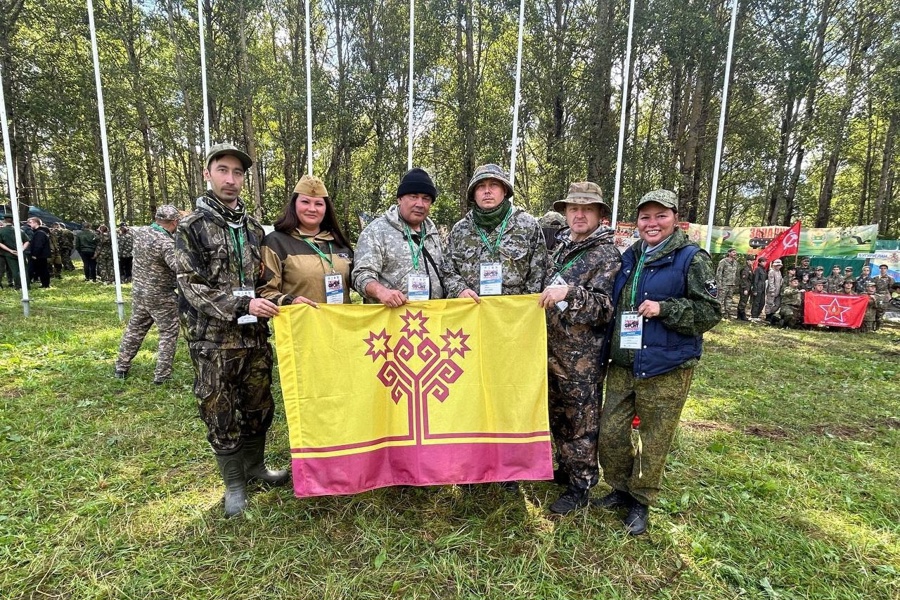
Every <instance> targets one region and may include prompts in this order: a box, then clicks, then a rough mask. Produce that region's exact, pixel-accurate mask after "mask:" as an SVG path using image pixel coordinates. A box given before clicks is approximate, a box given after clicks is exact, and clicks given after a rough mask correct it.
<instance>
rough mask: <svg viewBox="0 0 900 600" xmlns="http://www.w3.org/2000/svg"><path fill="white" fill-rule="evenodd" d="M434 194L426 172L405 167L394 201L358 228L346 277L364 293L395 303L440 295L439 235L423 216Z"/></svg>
mask: <svg viewBox="0 0 900 600" xmlns="http://www.w3.org/2000/svg"><path fill="white" fill-rule="evenodd" d="M436 198H437V188H436V187H435V185H434V181H432V179H431V176H430V175H429V174H428V172H427V171H425V170H424V169H420V168H414V169H410V170H409V171H408V172H407V173H406V174H405V175H404V176H403V178H402V179H401V180H400V185H399V186H397V204H395V205H393V206H391V207H390V208H388V209H387V210H386V211H385V212H384V214H383V215H381V216H380V217H378V218H377V219H375V220H374V221H372V222H371V223H370V224H369V225H368V226H367V227H366V228H365V229H363V231H362V233H361V234H360V236H359V241H358V242H357V246H356V256H355V265H354V267H353V273H352V275H351V278H352V280H353V288H354V289H355V290H356V291H357V292H359V293H360V294H362V296H363V297H364V298H366V299H367V300H370V301H378V302H380V303H382V304H384V305H385V306H389V307H391V308H396V307H398V306H402V305H403V304H406V303H407V302H409V301H417V300H428V299H432V298H443V297H444V287H443V283H442V281H441V277H440V265H441V254H442V252H441V239H440V236H439V235H438V231H437V227H436V226H435V224H434V222H433V221H432V220H431V219H429V218H428V214H429V213H430V212H431V205H432V204H434V201H435V199H436Z"/></svg>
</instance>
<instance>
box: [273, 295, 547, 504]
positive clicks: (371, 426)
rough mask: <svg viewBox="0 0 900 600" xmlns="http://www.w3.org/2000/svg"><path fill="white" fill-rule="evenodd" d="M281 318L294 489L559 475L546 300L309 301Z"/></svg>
mask: <svg viewBox="0 0 900 600" xmlns="http://www.w3.org/2000/svg"><path fill="white" fill-rule="evenodd" d="M274 323H275V347H276V351H277V354H278V364H279V372H280V376H281V389H282V392H283V395H284V404H285V413H286V415H287V423H288V429H289V433H290V443H291V466H292V471H293V477H294V492H295V493H296V495H297V496H299V497H306V496H322V495H332V494H355V493H357V492H362V491H366V490H370V489H374V488H379V487H385V486H390V485H442V484H453V483H483V482H490V481H513V480H524V479H535V480H541V479H550V478H551V477H552V471H553V466H552V458H551V449H550V432H549V422H548V414H547V343H546V326H545V317H544V311H543V309H541V308H540V307H539V306H538V304H537V296H536V295H531V296H496V297H485V298H482V301H481V303H480V304H475V303H474V302H472V301H471V300H469V299H454V300H431V301H428V302H413V303H410V304H407V305H405V306H402V307H400V308H395V309H390V308H387V307H385V306H382V305H374V304H373V305H326V304H320V305H319V308H312V307H310V306H306V305H302V304H300V305H293V306H289V307H282V308H281V314H280V315H279V316H278V317H276V318H275V320H274Z"/></svg>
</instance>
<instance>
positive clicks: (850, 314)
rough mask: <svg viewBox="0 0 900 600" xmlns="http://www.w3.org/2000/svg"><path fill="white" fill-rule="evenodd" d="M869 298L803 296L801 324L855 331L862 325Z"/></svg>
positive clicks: (813, 294) (806, 294) (810, 293)
mask: <svg viewBox="0 0 900 600" xmlns="http://www.w3.org/2000/svg"><path fill="white" fill-rule="evenodd" d="M868 305H869V296H864V295H853V294H848V295H844V294H817V293H816V292H806V293H805V294H803V322H804V323H806V324H807V325H828V326H829V327H847V328H849V329H856V328H858V327H859V326H861V325H862V322H863V318H864V317H865V315H866V307H867V306H868Z"/></svg>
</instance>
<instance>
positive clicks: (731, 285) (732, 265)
mask: <svg viewBox="0 0 900 600" xmlns="http://www.w3.org/2000/svg"><path fill="white" fill-rule="evenodd" d="M736 257H737V250H735V249H734V248H729V250H728V252H727V253H726V254H725V258H723V259H722V260H720V261H719V266H718V267H717V268H716V284H717V285H718V286H719V303H720V304H721V305H722V318H724V319H730V318H731V300H732V298H733V297H734V291H735V288H736V287H737V279H738V262H737V258H736Z"/></svg>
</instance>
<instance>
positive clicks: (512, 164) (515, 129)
mask: <svg viewBox="0 0 900 600" xmlns="http://www.w3.org/2000/svg"><path fill="white" fill-rule="evenodd" d="M524 31H525V0H520V1H519V45H518V48H517V50H516V92H515V96H514V98H513V125H512V145H511V146H510V149H509V183H510V184H511V185H512V187H513V190H514V191H513V193H515V189H516V154H517V150H518V147H519V101H520V99H521V82H522V35H523V32H524Z"/></svg>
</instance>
